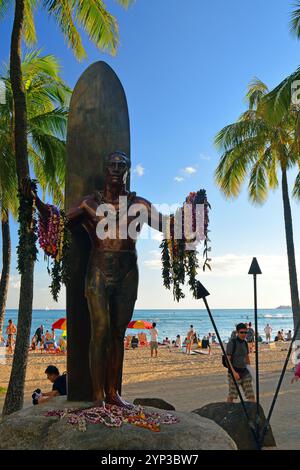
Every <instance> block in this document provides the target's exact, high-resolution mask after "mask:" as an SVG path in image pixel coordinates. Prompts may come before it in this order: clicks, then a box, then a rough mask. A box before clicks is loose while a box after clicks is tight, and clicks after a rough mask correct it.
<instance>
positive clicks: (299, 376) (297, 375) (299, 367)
mask: <svg viewBox="0 0 300 470" xmlns="http://www.w3.org/2000/svg"><path fill="white" fill-rule="evenodd" d="M299 379H300V362H299V364H298V365H297V367H296V368H295V375H294V377H293V378H292V382H291V383H292V384H293V383H294V382H298V380H299Z"/></svg>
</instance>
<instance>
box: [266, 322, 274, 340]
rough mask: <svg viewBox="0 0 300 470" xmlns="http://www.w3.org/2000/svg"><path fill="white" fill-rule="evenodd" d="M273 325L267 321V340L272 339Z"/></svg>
mask: <svg viewBox="0 0 300 470" xmlns="http://www.w3.org/2000/svg"><path fill="white" fill-rule="evenodd" d="M272 331H273V330H272V327H271V326H270V325H269V323H267V326H266V327H265V333H266V341H271V333H272Z"/></svg>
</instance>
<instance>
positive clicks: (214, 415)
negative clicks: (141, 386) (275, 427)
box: [193, 402, 276, 450]
mask: <svg viewBox="0 0 300 470" xmlns="http://www.w3.org/2000/svg"><path fill="white" fill-rule="evenodd" d="M245 405H246V409H247V411H248V414H249V417H250V419H251V420H252V421H253V423H255V416H256V404H255V403H250V402H246V403H245ZM193 413H196V414H197V415H198V416H202V417H205V418H208V419H211V420H212V421H214V422H215V423H217V424H218V425H219V426H221V427H222V428H223V429H224V430H225V431H226V432H227V433H228V434H229V436H230V437H231V438H232V439H233V440H234V442H235V443H236V445H237V448H238V450H256V449H257V447H256V444H255V440H254V437H253V434H252V432H251V430H250V428H249V425H248V422H247V419H246V416H245V413H244V411H243V408H242V405H241V403H224V402H221V403H210V404H209V405H206V406H203V407H202V408H200V409H198V410H194V411H193ZM265 422H266V418H265V414H264V410H263V408H262V407H260V429H261V430H262V428H263V426H264V424H265ZM271 447H272V448H274V447H276V442H275V439H274V436H273V432H272V429H271V427H270V428H269V431H268V432H267V434H266V436H265V439H264V444H263V448H271Z"/></svg>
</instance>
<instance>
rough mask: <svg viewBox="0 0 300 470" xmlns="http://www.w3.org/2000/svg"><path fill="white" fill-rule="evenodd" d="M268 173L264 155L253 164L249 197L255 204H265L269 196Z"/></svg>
mask: <svg viewBox="0 0 300 470" xmlns="http://www.w3.org/2000/svg"><path fill="white" fill-rule="evenodd" d="M267 181H268V174H267V168H266V161H265V160H264V155H262V157H261V158H260V159H259V160H258V161H257V162H256V163H255V164H254V165H253V167H252V169H251V171H250V178H249V185H248V189H249V199H250V201H251V202H252V203H253V204H263V203H264V202H265V201H266V199H267V196H268V185H267Z"/></svg>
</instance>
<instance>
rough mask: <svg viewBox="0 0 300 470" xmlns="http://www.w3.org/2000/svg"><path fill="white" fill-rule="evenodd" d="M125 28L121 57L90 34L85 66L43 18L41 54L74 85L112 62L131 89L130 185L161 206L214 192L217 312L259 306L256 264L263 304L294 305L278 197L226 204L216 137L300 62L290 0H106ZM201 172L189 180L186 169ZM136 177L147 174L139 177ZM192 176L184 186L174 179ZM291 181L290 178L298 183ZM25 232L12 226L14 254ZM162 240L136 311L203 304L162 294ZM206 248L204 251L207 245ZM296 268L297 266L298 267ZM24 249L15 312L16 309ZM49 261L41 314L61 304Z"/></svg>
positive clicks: (42, 279) (154, 248)
mask: <svg viewBox="0 0 300 470" xmlns="http://www.w3.org/2000/svg"><path fill="white" fill-rule="evenodd" d="M107 5H108V7H109V8H110V10H111V11H112V13H114V14H115V16H116V17H117V19H118V21H119V26H120V47H119V50H118V53H117V55H116V57H111V56H109V55H107V54H104V53H102V52H99V51H98V50H97V49H96V48H95V47H94V46H93V45H91V44H90V43H89V41H88V39H87V38H86V37H84V44H85V46H86V50H87V52H88V60H86V61H84V62H82V63H79V62H77V61H76V59H75V58H74V56H73V54H72V52H71V51H70V50H69V49H68V48H67V46H66V44H65V43H64V41H63V38H62V35H61V34H60V32H59V31H58V30H57V27H56V26H55V24H54V23H53V22H52V21H50V20H49V19H48V18H47V17H45V14H44V13H42V12H39V13H38V14H37V16H36V24H37V33H38V47H39V48H42V49H43V52H44V53H45V54H46V53H52V54H55V55H56V56H57V57H59V58H60V60H61V65H62V75H63V77H64V79H65V80H66V81H67V83H68V84H69V85H70V86H72V87H73V86H74V85H75V83H76V81H77V80H78V78H79V77H80V75H81V73H82V72H83V71H84V70H85V69H86V68H87V67H88V65H90V64H91V63H93V62H95V61H97V60H106V61H107V62H108V63H109V64H110V65H111V66H112V67H113V68H114V70H115V71H116V73H117V74H118V76H119V78H120V79H121V81H122V83H123V86H124V88H125V91H126V95H127V100H128V106H129V113H130V122H131V139H132V162H133V168H136V167H137V165H140V166H141V167H142V168H143V169H144V171H140V172H135V173H134V175H133V178H132V189H134V190H135V191H137V192H138V194H140V195H142V196H144V197H146V198H147V199H149V200H150V201H152V202H153V203H158V204H161V203H168V204H174V203H181V202H182V201H183V200H184V199H185V197H186V195H187V194H188V193H189V191H194V190H197V189H199V188H200V187H201V188H202V187H204V188H205V189H206V190H207V193H208V197H209V200H210V202H211V204H212V211H211V216H210V218H211V226H210V229H211V240H212V257H213V262H212V269H213V271H212V273H205V274H202V273H201V271H200V272H199V278H200V279H201V280H202V281H203V282H204V284H205V285H206V287H207V288H208V290H210V292H211V298H210V303H211V305H212V306H213V307H219V308H231V307H232V308H233V307H236V308H238V307H249V306H251V305H252V283H251V279H250V278H249V276H248V275H247V271H248V267H249V266H250V263H251V259H252V257H253V256H257V257H258V261H259V262H260V264H261V268H262V270H263V276H261V279H260V291H259V300H260V305H261V306H262V307H273V306H274V307H276V306H277V305H278V304H282V303H286V304H290V300H289V285H288V276H287V259H286V245H285V236H284V225H283V210H282V201H281V194H280V190H278V191H277V192H276V193H275V194H270V197H269V199H268V201H267V203H266V204H265V205H264V206H263V207H259V208H257V207H253V206H251V205H250V204H249V202H248V199H247V193H246V191H243V193H242V194H241V196H240V197H239V198H238V199H237V200H235V201H231V202H228V201H226V200H225V199H224V197H223V196H222V195H221V193H220V191H219V190H218V189H217V188H216V186H215V184H214V179H213V173H214V170H215V168H216V165H217V163H218V157H219V156H218V153H217V151H216V149H215V148H214V145H213V140H214V136H215V134H216V133H217V132H218V131H219V130H220V129H221V128H222V127H223V126H224V125H227V124H229V123H230V122H232V121H234V120H235V119H236V118H237V117H238V116H239V115H240V114H241V112H242V111H243V110H244V108H245V103H244V101H243V98H244V95H245V93H246V90H247V84H248V83H249V82H250V80H251V79H252V78H253V77H254V76H257V77H259V78H260V79H262V80H263V81H265V82H266V83H267V84H268V85H269V87H270V88H272V87H273V86H274V85H276V84H277V83H278V82H279V81H281V80H282V79H283V78H284V77H285V76H286V75H288V74H289V73H291V72H292V71H294V70H295V69H296V68H297V66H298V65H299V64H300V42H297V41H296V40H295V38H294V37H293V36H291V34H290V32H289V26H288V23H289V16H290V12H291V11H292V8H293V7H292V2H291V3H290V2H287V1H286V0H243V1H241V0H226V1H225V0H215V1H214V2H209V1H207V0H201V1H199V0H189V1H188V2H179V1H176V0H163V1H162V0H151V1H149V0H136V3H135V4H134V5H133V6H132V7H131V8H130V9H129V10H128V11H124V10H122V9H121V8H120V7H119V6H118V5H117V4H116V3H115V2H113V1H110V0H109V1H107ZM11 26H12V18H11V17H10V18H8V19H7V20H6V21H5V22H2V23H1V24H0V28H1V46H0V61H1V62H2V61H7V60H8V52H9V41H10V33H11ZM187 167H192V168H194V169H195V170H196V171H195V172H194V173H192V174H189V173H188V172H187V171H184V169H185V168H187ZM138 173H140V174H141V173H143V174H142V175H140V176H139V174H138ZM176 177H177V178H178V177H179V179H180V178H184V179H183V181H176V180H175V178H176ZM293 177H294V174H291V175H290V182H291V183H292V179H293ZM292 210H293V217H294V236H295V246H296V251H297V253H299V240H300V223H299V216H298V214H299V204H298V203H295V202H293V203H292ZM16 231H17V229H16V225H14V224H13V225H12V232H13V244H14V247H15V246H16ZM158 250H159V241H158V240H140V241H139V242H138V252H139V266H140V287H139V299H138V302H137V307H139V308H197V307H198V305H199V304H198V302H197V301H195V300H193V299H192V298H191V296H190V295H189V294H188V295H187V297H186V299H185V300H184V301H182V302H181V303H180V304H177V303H175V302H173V299H172V294H171V293H170V292H168V291H165V289H164V288H163V287H162V280H161V275H160V264H159V253H158ZM200 251H201V248H200ZM298 266H299V263H298ZM18 285H19V280H18V276H17V272H16V258H15V250H14V256H13V269H12V279H11V286H10V292H9V299H8V306H9V307H11V308H14V307H17V305H18ZM48 285H49V278H48V276H47V273H46V264H45V263H44V261H43V257H42V254H41V255H40V262H39V263H38V264H37V267H36V281H35V296H34V306H35V308H38V307H45V306H49V307H50V308H55V307H56V308H57V307H60V308H63V307H64V305H65V303H64V295H62V296H61V298H60V301H59V303H58V304H55V303H54V302H53V301H52V300H51V297H50V295H49V292H48V288H47V286H48Z"/></svg>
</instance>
